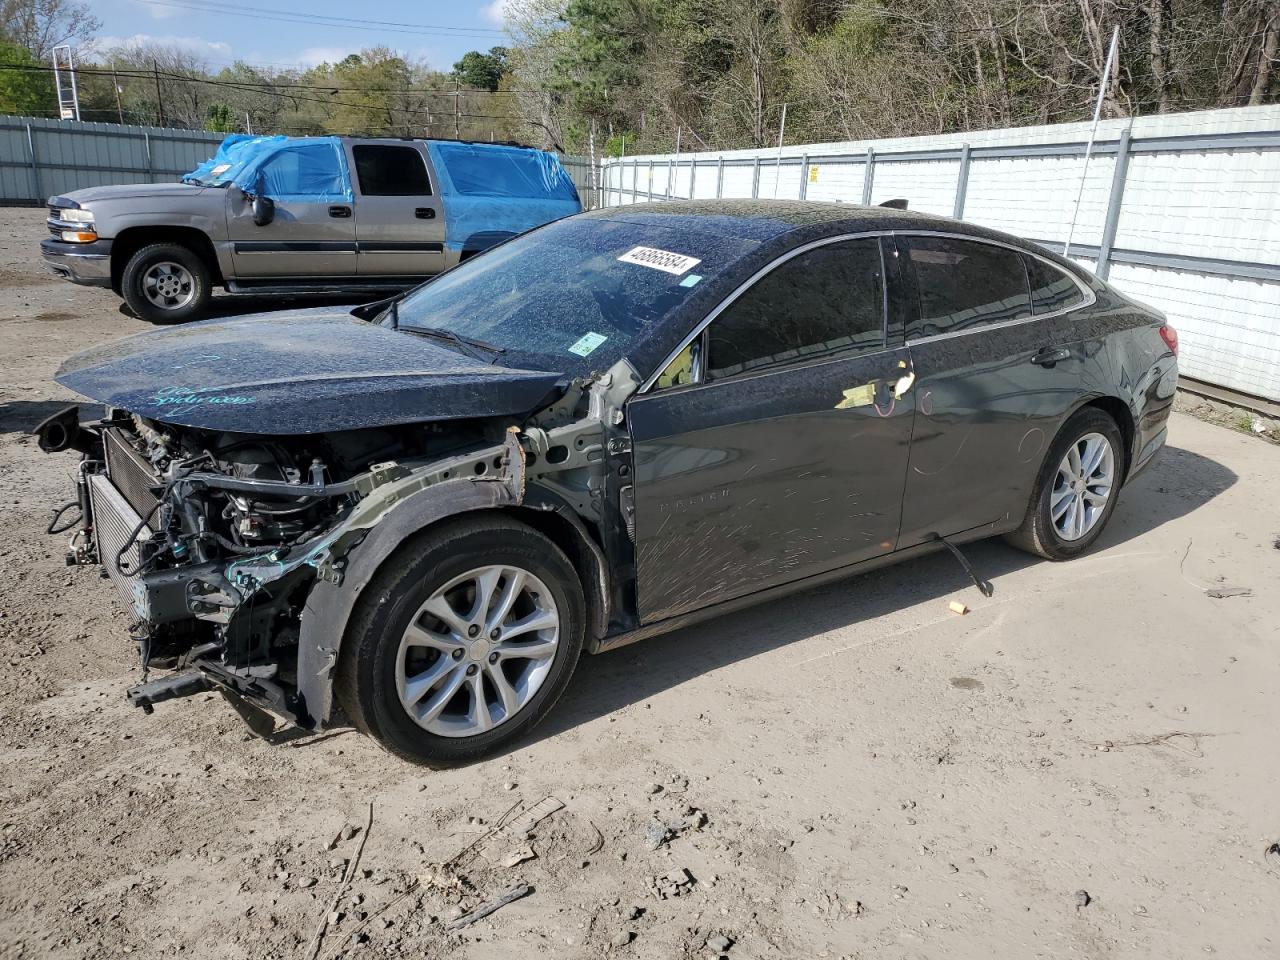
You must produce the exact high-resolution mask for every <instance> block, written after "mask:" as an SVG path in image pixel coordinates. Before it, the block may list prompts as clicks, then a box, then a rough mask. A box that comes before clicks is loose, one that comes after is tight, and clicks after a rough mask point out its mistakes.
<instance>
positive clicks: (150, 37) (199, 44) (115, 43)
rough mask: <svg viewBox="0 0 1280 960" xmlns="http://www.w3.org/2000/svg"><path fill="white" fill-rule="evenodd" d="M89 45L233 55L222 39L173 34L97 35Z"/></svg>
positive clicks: (99, 48)
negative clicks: (205, 38) (163, 48)
mask: <svg viewBox="0 0 1280 960" xmlns="http://www.w3.org/2000/svg"><path fill="white" fill-rule="evenodd" d="M89 46H90V48H91V49H92V50H93V51H94V52H96V53H103V52H106V51H108V50H116V49H119V48H121V47H125V48H130V47H169V48H171V49H176V50H182V51H184V52H185V53H193V54H195V55H197V56H200V57H218V58H221V59H224V60H225V59H227V58H229V57H230V56H231V45H230V44H227V43H223V42H222V41H220V40H202V39H201V38H199V37H179V36H174V35H171V34H164V35H155V34H150V33H135V34H134V35H133V36H131V37H95V38H94V40H93V42H92V43H91V44H89Z"/></svg>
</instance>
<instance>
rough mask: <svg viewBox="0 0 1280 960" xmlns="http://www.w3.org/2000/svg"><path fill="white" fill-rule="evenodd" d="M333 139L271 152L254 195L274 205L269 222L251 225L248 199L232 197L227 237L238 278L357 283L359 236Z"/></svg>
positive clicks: (233, 194)
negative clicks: (357, 240)
mask: <svg viewBox="0 0 1280 960" xmlns="http://www.w3.org/2000/svg"><path fill="white" fill-rule="evenodd" d="M340 150H341V148H340V147H339V146H338V145H337V144H335V143H332V142H329V141H303V142H300V143H290V144H288V145H286V146H284V147H282V148H281V149H279V150H277V151H276V152H275V153H273V154H271V156H269V157H268V158H267V159H266V160H265V161H264V162H263V164H262V166H261V167H260V168H259V170H258V171H257V174H256V178H257V182H258V184H259V186H257V187H256V188H255V189H256V190H260V191H261V192H262V194H263V195H264V196H266V197H269V198H270V199H271V201H272V202H273V203H274V204H275V214H274V216H273V217H272V219H271V222H270V223H267V224H265V225H263V226H258V225H257V224H256V223H254V222H253V208H252V204H251V202H250V200H249V198H248V197H247V196H246V195H245V194H243V193H241V192H240V191H239V190H235V191H228V193H227V205H228V207H227V232H228V235H229V237H230V239H231V255H232V258H233V261H234V263H235V269H236V276H237V278H239V279H241V280H250V281H252V280H254V279H255V278H256V279H259V280H261V281H263V282H265V281H268V280H269V281H276V280H279V281H285V282H287V281H289V280H295V279H311V278H317V279H319V278H324V279H330V278H344V277H345V278H353V277H354V276H355V272H356V231H355V218H354V217H353V216H352V207H351V200H350V198H349V189H348V186H347V183H346V175H345V172H344V170H343V164H342V159H341V154H340V152H339V151H340Z"/></svg>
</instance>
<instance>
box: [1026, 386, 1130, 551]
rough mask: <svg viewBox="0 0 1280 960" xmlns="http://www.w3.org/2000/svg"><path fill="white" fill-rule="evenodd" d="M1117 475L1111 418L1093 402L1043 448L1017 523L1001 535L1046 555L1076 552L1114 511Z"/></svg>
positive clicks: (1119, 441)
mask: <svg viewBox="0 0 1280 960" xmlns="http://www.w3.org/2000/svg"><path fill="white" fill-rule="evenodd" d="M1123 475H1124V441H1123V438H1122V437H1121V436H1120V428H1119V427H1117V426H1116V422H1115V420H1113V419H1112V418H1111V417H1110V416H1109V415H1108V414H1107V413H1105V412H1104V411H1102V410H1099V409H1098V408H1097V407H1084V408H1083V409H1081V410H1078V411H1076V412H1075V413H1074V414H1072V415H1071V417H1070V418H1068V420H1067V422H1066V423H1065V424H1064V425H1063V427H1062V429H1061V430H1060V431H1058V436H1057V437H1056V438H1055V439H1054V442H1053V445H1052V446H1051V447H1050V448H1049V453H1048V455H1047V456H1046V457H1045V460H1044V465H1043V466H1042V467H1041V468H1040V474H1039V476H1038V477H1037V478H1036V485H1035V489H1034V491H1033V493H1032V495H1031V503H1030V506H1029V507H1028V509H1027V515H1026V517H1025V518H1024V519H1023V521H1022V526H1020V527H1019V528H1018V529H1017V530H1015V531H1014V532H1013V533H1011V534H1008V535H1007V536H1006V537H1005V539H1006V540H1007V541H1008V542H1009V543H1011V544H1012V545H1013V546H1015V547H1017V548H1018V549H1020V550H1025V551H1027V552H1028V553H1034V554H1036V555H1037V556H1041V557H1044V558H1045V559H1046V560H1071V559H1072V558H1074V557H1078V556H1080V554H1082V553H1084V552H1085V551H1086V550H1088V549H1089V548H1090V547H1091V546H1092V545H1093V542H1094V541H1095V540H1097V539H1098V537H1099V536H1100V535H1101V534H1102V531H1103V528H1104V527H1106V525H1107V522H1108V521H1109V520H1110V519H1111V514H1112V513H1114V512H1115V508H1116V501H1117V499H1119V495H1120V484H1121V481H1122V479H1123Z"/></svg>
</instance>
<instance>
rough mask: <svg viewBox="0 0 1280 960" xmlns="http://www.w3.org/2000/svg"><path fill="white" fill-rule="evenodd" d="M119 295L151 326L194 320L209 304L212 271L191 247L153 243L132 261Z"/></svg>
mask: <svg viewBox="0 0 1280 960" xmlns="http://www.w3.org/2000/svg"><path fill="white" fill-rule="evenodd" d="M120 292H121V295H122V296H123V297H124V300H125V303H127V304H128V305H129V309H130V310H132V311H133V313H134V314H135V315H136V316H137V317H139V318H140V319H143V320H150V321H151V322H152V323H181V322H182V321H184V320H194V319H196V318H198V317H199V316H200V314H202V313H203V312H204V309H205V306H206V305H207V304H208V302H209V269H208V267H206V266H205V263H204V261H203V260H202V259H201V258H200V257H199V255H197V254H196V253H195V251H193V250H191V249H190V248H189V247H184V246H182V245H181V244H177V243H153V244H151V245H150V246H147V247H143V248H142V249H141V250H139V251H138V252H137V253H135V254H134V255H133V256H132V257H130V258H129V262H128V263H127V264H126V265H125V268H124V273H123V275H122V276H121V278H120Z"/></svg>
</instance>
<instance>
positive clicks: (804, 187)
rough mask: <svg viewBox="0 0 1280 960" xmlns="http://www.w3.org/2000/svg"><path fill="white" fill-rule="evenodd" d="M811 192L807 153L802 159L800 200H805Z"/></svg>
mask: <svg viewBox="0 0 1280 960" xmlns="http://www.w3.org/2000/svg"><path fill="white" fill-rule="evenodd" d="M808 192H809V155H808V154H807V153H806V154H805V155H804V156H802V157H801V158H800V199H801V200H803V199H804V198H805V195H806V194H807V193H808Z"/></svg>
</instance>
